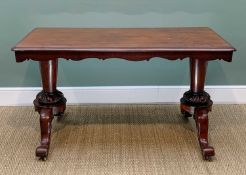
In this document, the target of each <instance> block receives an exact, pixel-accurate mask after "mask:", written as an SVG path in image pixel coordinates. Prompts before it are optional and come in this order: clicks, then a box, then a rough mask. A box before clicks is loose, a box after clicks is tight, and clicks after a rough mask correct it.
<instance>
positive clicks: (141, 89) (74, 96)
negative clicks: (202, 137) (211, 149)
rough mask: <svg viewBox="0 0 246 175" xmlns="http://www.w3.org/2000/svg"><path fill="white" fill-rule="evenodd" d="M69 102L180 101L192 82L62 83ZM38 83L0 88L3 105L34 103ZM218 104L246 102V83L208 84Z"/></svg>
mask: <svg viewBox="0 0 246 175" xmlns="http://www.w3.org/2000/svg"><path fill="white" fill-rule="evenodd" d="M57 89H58V90H60V91H62V92H63V93H64V95H65V97H66V98H67V104H93V103H94V104H105V103H108V104H110V103H119V104H121V103H139V104H153V103H166V104H175V103H179V100H180V98H181V97H182V96H183V93H184V92H185V91H187V90H188V89H189V86H98V87H58V88H57ZM40 90H41V88H38V87H20V88H16V87H15V88H13V87H9V88H0V106H31V105H32V102H33V100H34V98H35V96H36V94H37V93H38V92H39V91H40ZM205 90H206V91H207V92H208V93H209V94H210V96H211V99H212V100H213V101H214V103H216V104H243V103H246V86H206V88H205Z"/></svg>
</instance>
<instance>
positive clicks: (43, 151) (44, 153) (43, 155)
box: [36, 145, 49, 161]
mask: <svg viewBox="0 0 246 175" xmlns="http://www.w3.org/2000/svg"><path fill="white" fill-rule="evenodd" d="M48 151H49V147H48V145H41V146H38V147H37V149H36V156H37V157H39V159H40V160H43V161H45V160H47V157H48Z"/></svg>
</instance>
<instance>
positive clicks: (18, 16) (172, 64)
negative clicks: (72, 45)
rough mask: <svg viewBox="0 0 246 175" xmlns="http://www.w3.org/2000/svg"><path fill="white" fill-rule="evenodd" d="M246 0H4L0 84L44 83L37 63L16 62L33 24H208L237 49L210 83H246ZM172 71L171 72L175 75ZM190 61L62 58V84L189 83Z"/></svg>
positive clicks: (212, 68) (213, 66) (218, 64)
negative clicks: (16, 52)
mask: <svg viewBox="0 0 246 175" xmlns="http://www.w3.org/2000/svg"><path fill="white" fill-rule="evenodd" d="M245 20H246V1H245V0H235V1H229V0H52V1H51V0H42V1H41V0H6V1H4V0H1V1H0V87H22V86H40V76H39V72H38V64H37V63H36V62H33V61H26V62H23V63H16V62H15V58H14V54H13V53H12V52H11V51H10V49H11V47H12V46H14V45H15V43H16V42H17V41H18V40H20V39H21V38H22V37H23V36H24V35H25V34H26V33H27V32H29V31H30V30H31V29H32V28H34V27H46V26H47V27H173V26H209V27H211V28H213V29H214V30H215V31H217V32H218V33H219V34H220V35H222V36H223V37H224V38H225V39H226V40H228V41H229V42H230V43H231V44H232V45H233V46H234V47H236V48H237V50H238V51H237V53H236V54H235V55H234V59H233V62H232V63H227V62H223V61H214V62H210V64H209V67H208V75H207V84H208V85H245V84H246V76H245V75H246V69H245V66H246V35H245V31H246V22H245ZM171 73H172V75H170V74H171ZM188 83H189V72H188V60H187V59H186V60H183V61H168V60H164V59H160V58H156V59H152V60H151V61H150V62H146V61H143V62H127V61H124V60H119V59H110V60H106V61H100V60H97V59H90V60H84V61H80V62H74V61H65V60H62V61H60V64H59V84H58V85H59V86H101V85H102V86H108V85H112V86H114V85H115V86H117V85H186V84H188Z"/></svg>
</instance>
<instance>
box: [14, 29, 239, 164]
mask: <svg viewBox="0 0 246 175" xmlns="http://www.w3.org/2000/svg"><path fill="white" fill-rule="evenodd" d="M12 51H14V52H15V57H16V61H17V62H22V61H25V60H34V61H38V62H39V65H40V73H41V78H42V86H43V89H42V91H41V92H40V93H38V94H37V96H36V99H35V100H34V106H35V110H36V111H38V112H39V114H40V128H41V143H40V145H39V146H38V147H37V149H36V156H37V157H39V158H41V159H43V160H45V159H46V158H47V156H48V151H49V146H50V137H51V122H52V119H53V117H54V116H58V117H61V116H62V115H63V113H64V111H65V108H66V98H65V97H64V95H63V93H62V92H60V91H58V90H57V87H56V81H57V66H58V60H59V59H62V58H63V59H67V60H69V59H71V60H76V61H77V60H83V59H87V58H98V59H109V58H121V59H125V60H129V61H142V60H149V59H151V58H154V57H161V58H164V59H168V60H177V59H180V60H182V59H184V58H189V60H190V90H189V91H187V92H185V93H184V95H183V97H182V98H181V100H180V102H181V104H180V109H181V113H182V114H183V115H184V117H191V116H193V117H194V119H195V122H196V127H197V133H198V141H199V144H200V148H201V152H202V155H203V158H204V159H206V160H208V159H210V158H211V156H214V154H215V152H214V148H213V147H211V146H209V144H208V113H209V111H211V108H212V104H213V102H212V100H211V99H210V96H209V94H208V93H207V92H205V91H204V84H205V75H206V67H207V63H208V61H212V60H217V59H220V60H224V61H228V62H231V60H232V54H233V52H234V51H235V49H234V48H233V47H232V46H231V45H230V44H229V43H227V42H226V41H225V40H224V39H223V38H221V37H220V36H219V35H218V34H216V33H215V32H214V31H213V30H212V29H210V28H207V27H184V28H36V29H34V30H32V31H31V32H30V33H29V34H28V35H27V36H26V37H24V38H23V39H22V40H21V41H20V42H19V43H17V44H16V46H15V47H13V48H12ZM88 73H89V72H88ZM170 76H172V72H170Z"/></svg>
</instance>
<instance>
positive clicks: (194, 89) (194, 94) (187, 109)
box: [180, 58, 215, 160]
mask: <svg viewBox="0 0 246 175" xmlns="http://www.w3.org/2000/svg"><path fill="white" fill-rule="evenodd" d="M206 68H207V61H205V60H202V59H196V58H191V59H190V79H191V80H190V90H189V91H187V92H185V93H184V95H183V97H182V98H181V100H180V102H181V105H180V109H181V113H182V114H184V116H185V117H191V116H194V119H195V122H196V126H197V130H198V141H199V144H200V148H201V150H202V154H203V157H204V159H206V160H207V159H209V158H210V157H211V156H214V154H215V153H214V149H213V147H210V146H209V145H208V112H209V111H211V109H212V104H213V102H212V100H211V99H210V96H209V94H208V93H207V92H205V91H204V84H205V77H206Z"/></svg>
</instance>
